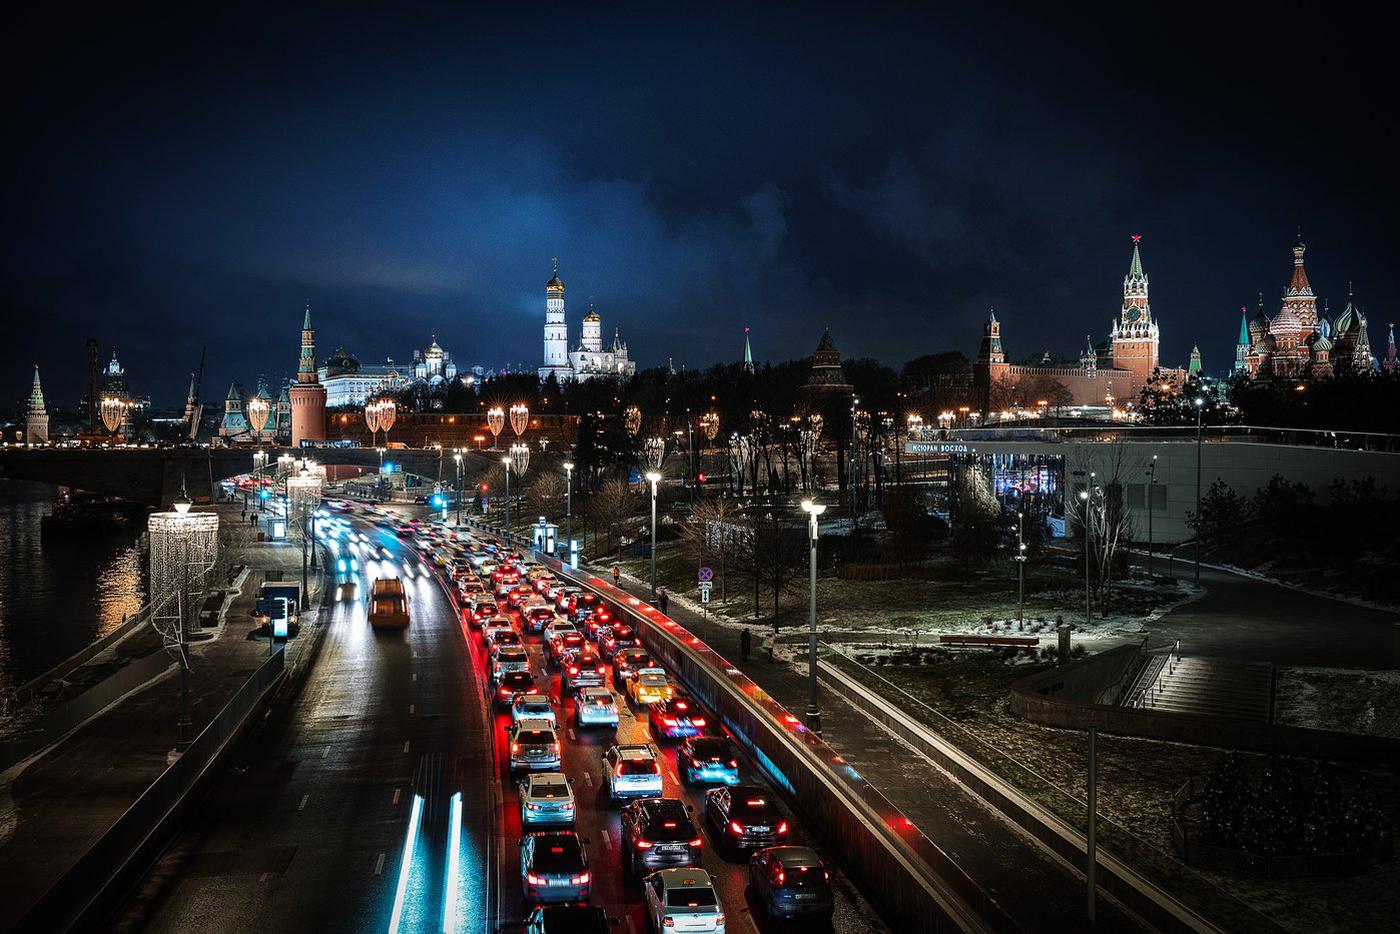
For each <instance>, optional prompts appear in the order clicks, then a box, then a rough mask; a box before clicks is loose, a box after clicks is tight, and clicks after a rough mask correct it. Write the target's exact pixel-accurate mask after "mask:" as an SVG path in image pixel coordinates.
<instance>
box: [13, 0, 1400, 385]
mask: <svg viewBox="0 0 1400 934" xmlns="http://www.w3.org/2000/svg"><path fill="white" fill-rule="evenodd" d="M49 6H54V5H49ZM191 6H192V5H190V4H169V5H166V4H151V5H148V6H147V7H146V9H145V11H144V12H140V13H131V12H127V13H119V12H110V11H109V12H106V13H104V14H100V15H101V16H102V17H103V18H101V19H83V18H82V17H83V15H85V14H80V13H79V12H78V11H79V9H80V8H78V7H68V6H64V7H62V8H61V10H60V11H58V12H57V13H55V12H50V13H42V14H34V13H27V14H24V15H29V16H40V17H53V18H40V19H32V18H31V19H23V18H21V19H17V20H11V21H10V24H9V25H10V28H9V29H8V30H7V38H6V39H4V40H3V42H4V46H3V49H4V65H3V67H4V68H5V69H6V71H7V72H8V74H6V81H5V91H4V93H5V97H6V106H5V112H4V121H5V130H6V132H5V135H4V138H5V141H6V145H5V147H4V149H3V154H0V159H3V163H4V178H5V180H6V184H5V186H4V194H3V198H4V215H5V219H6V222H7V224H6V229H7V231H8V238H7V239H8V242H7V243H6V244H5V249H4V251H3V259H0V264H3V266H2V267H0V268H3V276H4V299H3V300H4V304H5V315H6V320H7V322H8V323H9V326H10V327H9V338H10V341H11V346H12V347H13V346H14V345H15V342H17V345H18V352H17V353H14V352H12V353H8V354H6V355H5V357H6V359H7V360H8V361H9V363H8V364H7V365H6V367H5V372H6V373H7V375H6V376H5V377H4V382H3V385H4V386H6V387H8V388H6V389H5V390H4V391H3V393H0V395H3V396H4V397H5V398H6V399H19V398H22V397H23V396H24V395H26V394H27V390H28V385H29V378H30V376H29V371H28V365H29V364H30V363H31V362H37V363H39V364H40V366H41V368H42V370H43V375H44V379H45V386H46V389H47V391H48V394H49V396H50V398H51V400H52V401H54V402H57V403H58V404H60V405H63V406H66V407H71V406H72V405H73V404H74V403H76V401H77V398H78V396H79V395H80V394H81V392H82V391H83V389H84V376H83V360H84V342H85V340H86V339H87V338H88V337H96V338H97V339H98V340H99V341H101V343H102V346H103V353H104V359H105V356H106V355H107V354H108V353H110V348H111V346H112V345H113V344H115V345H116V347H117V350H118V352H119V354H120V356H121V358H122V361H123V363H124V364H125V365H126V366H127V369H128V373H129V375H130V378H131V380H132V383H133V388H134V389H135V390H137V391H139V392H144V393H149V394H151V395H152V396H153V397H154V402H155V404H156V405H157V406H161V405H176V404H179V403H180V402H181V401H182V400H183V396H184V389H185V385H186V383H187V381H188V379H189V373H190V371H191V370H192V369H194V367H195V366H196V365H197V363H198V360H199V352H200V347H201V345H204V344H208V346H209V353H210V361H209V365H208V375H207V380H206V385H205V392H204V397H205V399H206V401H210V400H217V399H219V398H221V397H222V395H223V393H224V391H225V390H226V388H227V386H228V383H229V381H230V380H233V379H239V380H242V381H246V382H252V381H253V380H255V379H256V378H257V376H258V375H259V374H266V375H268V376H269V377H278V376H282V375H289V374H290V373H292V372H293V371H294V370H295V366H296V356H297V342H298V333H297V332H298V327H299V325H300V320H301V314H302V308H303V305H304V303H305V302H306V301H307V300H310V302H311V304H312V309H313V314H314V315H315V317H316V323H317V327H318V330H319V335H318V338H319V346H318V351H319V352H320V355H321V356H322V357H323V358H324V357H325V356H326V355H327V354H329V353H330V352H331V351H333V350H334V349H335V348H336V346H337V345H339V344H342V343H343V344H344V345H345V346H346V347H347V348H348V349H350V350H351V351H352V352H354V353H356V354H357V355H358V356H359V357H360V358H361V359H362V360H366V361H369V360H378V359H383V357H384V356H386V355H392V356H393V357H394V358H395V359H396V360H399V361H403V360H407V359H408V357H409V355H410V352H411V350H412V349H413V348H414V347H422V346H424V345H426V343H427V342H428V339H429V332H430V330H431V329H432V328H434V327H435V328H436V329H437V334H438V339H439V342H440V343H441V344H442V345H443V346H444V347H445V348H446V349H447V350H448V351H450V352H451V353H452V354H453V355H454V357H455V359H456V360H457V362H458V364H459V365H463V366H465V365H470V364H473V363H482V364H484V365H486V366H488V367H493V366H500V365H503V364H513V365H515V364H518V365H524V366H527V367H530V368H533V367H535V366H537V365H538V363H539V358H540V353H541V349H540V346H541V345H540V341H541V325H542V323H543V313H544V283H545V281H546V280H547V279H548V278H549V275H550V259H551V257H553V256H558V257H559V262H560V275H561V277H562V278H563V279H564V281H565V283H566V284H567V286H568V295H567V298H568V302H569V324H570V337H571V341H576V340H577V338H578V327H579V319H580V317H581V316H582V315H583V313H584V311H585V310H586V307H587V303H588V300H589V298H590V297H592V298H593V300H594V301H595V302H596V304H597V308H598V310H599V312H600V313H601V314H602V315H603V326H604V334H605V337H606V338H609V339H610V337H611V334H612V329H613V328H614V327H620V328H621V330H622V335H623V337H624V338H625V339H626V340H628V342H629V343H630V345H631V350H632V353H633V356H634V358H635V359H637V360H638V362H639V365H640V366H642V367H646V366H653V365H659V364H664V363H665V361H666V358H667V356H668V355H670V356H673V357H674V359H675V363H676V365H677V366H681V365H687V366H705V365H708V364H710V363H713V362H716V361H724V360H732V359H734V358H736V357H737V356H738V354H739V352H740V348H741V345H742V339H743V337H742V328H743V326H744V325H745V324H749V325H752V327H753V341H754V350H755V353H756V355H758V356H759V357H760V358H771V359H774V360H782V359H789V358H794V357H799V356H805V355H807V354H809V353H810V352H811V349H812V347H813V346H814V345H815V344H816V341H817V339H818V337H819V336H820V334H821V330H822V327H823V326H824V325H830V326H831V329H832V333H833V335H834V337H835V338H836V341H837V343H838V345H839V346H840V348H841V350H842V352H843V353H844V354H846V355H847V356H874V357H877V358H879V359H880V360H881V361H883V362H885V363H887V364H889V365H892V366H895V367H899V366H900V365H902V364H903V363H904V361H906V360H908V359H909V358H911V357H914V356H917V355H920V354H924V353H930V352H934V351H939V350H948V349H958V350H963V351H965V352H967V353H968V354H969V355H971V354H972V353H974V352H975V350H976V346H977V341H978V336H979V330H978V329H979V324H980V322H981V320H982V319H983V317H984V316H985V314H986V310H987V307H988V306H989V305H995V306H996V309H997V314H998V317H1000V318H1001V319H1002V321H1003V334H1004V337H1005V343H1006V347H1007V351H1008V353H1009V354H1010V355H1011V356H1012V357H1013V358H1020V357H1022V356H1024V355H1026V354H1029V353H1031V352H1032V351H1035V350H1039V349H1049V350H1054V351H1060V352H1065V353H1075V352H1077V350H1078V349H1079V348H1080V347H1081V346H1082V344H1083V340H1084V337H1085V335H1086V334H1092V335H1093V336H1094V339H1095V340H1096V341H1097V340H1101V339H1102V338H1103V337H1104V336H1105V334H1106V331H1107V329H1108V327H1109V323H1110V319H1111V318H1112V317H1113V316H1114V315H1115V314H1116V313H1117V309H1118V306H1119V303H1120V296H1121V283H1122V277H1123V274H1124V272H1125V271H1126V268H1127V264H1128V259H1129V254H1130V249H1131V243H1130V240H1129V236H1130V235H1131V234H1133V233H1141V234H1142V235H1143V257H1144V262H1145V264H1146V267H1147V272H1148V275H1149V277H1150V280H1151V289H1152V306H1153V311H1154V313H1155V314H1156V316H1157V318H1158V320H1159V322H1160V325H1161V329H1162V358H1163V362H1164V363H1166V364H1170V365H1184V363H1185V360H1186V356H1187V353H1188V351H1189V350H1190V347H1191V344H1192V342H1193V341H1195V340H1199V341H1200V344H1201V349H1202V351H1203V352H1204V354H1205V363H1206V367H1207V369H1208V370H1212V371H1222V370H1223V369H1225V368H1226V367H1227V366H1228V365H1229V363H1230V360H1231V357H1232V354H1233V340H1234V336H1235V333H1236V331H1237V329H1238V321H1239V307H1240V305H1242V304H1248V305H1250V306H1251V311H1252V309H1253V305H1254V303H1255V301H1256V294H1257V293H1258V292H1259V291H1261V290H1262V291H1263V292H1264V293H1265V297H1266V300H1267V302H1268V307H1269V310H1270V312H1271V313H1272V312H1273V311H1276V310H1277V305H1278V296H1279V294H1280V292H1281V290H1282V289H1283V287H1284V285H1285V284H1286V282H1287V278H1288V274H1289V264H1290V260H1291V256H1290V253H1289V247H1290V245H1291V244H1292V242H1293V240H1294V238H1295V236H1296V231H1297V228H1298V227H1299V226H1300V225H1301V227H1302V232H1303V238H1304V240H1305V241H1306V242H1307V244H1308V246H1309V252H1308V268H1309V272H1310V275H1311V278H1312V282H1313V285H1314V288H1315V289H1316V290H1317V291H1318V293H1319V295H1320V296H1323V297H1326V298H1329V299H1330V300H1331V304H1332V311H1333V313H1334V314H1335V313H1336V312H1337V311H1339V310H1340V307H1341V305H1342V304H1344V303H1345V296H1346V288H1347V281H1348V280H1354V281H1355V285H1356V291H1357V299H1358V302H1359V303H1361V304H1362V305H1363V306H1365V307H1366V308H1367V310H1368V313H1369V315H1370V332H1371V340H1372V343H1373V344H1381V343H1383V341H1384V326H1385V323H1386V322H1388V321H1390V320H1391V319H1392V318H1393V317H1395V316H1396V311H1395V310H1394V304H1395V296H1396V295H1397V294H1400V281H1397V280H1398V279H1400V276H1397V271H1396V247H1397V243H1396V225H1395V221H1396V210H1395V209H1396V201H1397V198H1396V180H1395V168H1394V166H1395V156H1394V152H1393V145H1394V144H1393V142H1392V141H1391V139H1390V137H1392V136H1393V135H1394V133H1395V122H1396V119H1395V115H1396V106H1395V80H1394V77H1393V72H1392V67H1393V50H1392V49H1391V48H1389V47H1388V46H1387V45H1385V44H1384V43H1386V42H1388V40H1387V39H1386V36H1387V35H1388V31H1387V30H1386V29H1383V28H1381V25H1380V23H1379V21H1369V20H1367V19H1365V18H1364V17H1348V16H1346V15H1344V14H1343V13H1341V12H1340V11H1342V10H1343V9H1344V8H1343V7H1342V6H1340V5H1338V4H1327V5H1324V6H1316V5H1310V6H1307V7H1300V8H1296V9H1295V8H1293V7H1285V6H1278V7H1272V8H1270V9H1269V11H1268V13H1267V21H1264V20H1263V17H1264V15H1265V14H1263V13H1259V12H1251V13H1238V14H1236V13H1232V12H1230V11H1229V10H1227V9H1226V8H1225V7H1226V5H1224V4H1215V5H1212V6H1209V7H1204V8H1200V9H1198V10H1192V9H1191V8H1189V7H1186V6H1183V5H1179V4H1120V5H1115V6H1112V7H1105V8H1103V9H1100V10H1090V9H1088V8H1086V7H1076V8H1075V9H1074V11H1072V12H1066V10H1065V9H1061V8H1060V5H1055V4H1048V5H1038V6H1034V7H1027V8H1022V9H1018V8H1016V7H1014V6H1007V5H1002V4H990V3H982V4H972V5H969V6H971V7H973V9H971V10H962V11H958V12H956V13H949V14H940V13H936V12H930V11H928V10H926V9H918V8H911V7H907V6H876V5H868V4H866V5H861V6H860V7H859V8H855V7H850V8H847V7H837V6H826V5H809V6H775V5H769V6H766V7H764V8H762V9H761V10H758V11H755V10H752V9H749V5H736V6H711V5H696V6H690V7H681V6H663V7H660V8H657V7H652V6H639V7H626V6H621V5H613V4H610V5H584V4H572V5H568V6H560V7H550V6H544V5H518V6H512V7H509V8H491V7H464V6H458V5H452V6H447V5H444V6H414V5H412V4H407V3H400V4H392V5H390V4H386V5H384V6H383V7H382V8H379V9H369V8H352V7H351V6H349V5H345V6H341V7H338V8H335V9H328V10H322V11H316V10H314V9H313V8H312V7H311V6H309V5H296V4H276V5H262V4H258V3H249V4H240V5H234V4H228V5H219V6H217V7H210V8H209V9H207V10H203V11H194V10H192V9H191Z"/></svg>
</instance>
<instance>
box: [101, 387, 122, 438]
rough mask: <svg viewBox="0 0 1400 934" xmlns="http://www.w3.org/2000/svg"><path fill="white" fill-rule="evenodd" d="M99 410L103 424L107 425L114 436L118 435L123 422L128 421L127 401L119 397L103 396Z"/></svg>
mask: <svg viewBox="0 0 1400 934" xmlns="http://www.w3.org/2000/svg"><path fill="white" fill-rule="evenodd" d="M99 408H100V411H101V413H102V424H104V425H106V426H107V430H108V431H110V432H111V433H112V434H116V433H117V429H118V428H120V427H121V425H122V422H124V421H126V400H125V399H122V398H119V397H117V396H103V397H102V402H101V404H100V406H99Z"/></svg>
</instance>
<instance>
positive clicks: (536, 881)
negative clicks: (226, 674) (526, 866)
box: [525, 872, 544, 885]
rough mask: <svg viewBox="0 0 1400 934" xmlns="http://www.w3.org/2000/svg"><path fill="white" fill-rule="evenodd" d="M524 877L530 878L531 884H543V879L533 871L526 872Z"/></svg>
mask: <svg viewBox="0 0 1400 934" xmlns="http://www.w3.org/2000/svg"><path fill="white" fill-rule="evenodd" d="M525 878H526V879H529V880H530V884H531V885H544V879H543V878H541V877H540V876H537V875H535V874H534V873H533V872H532V873H528V874H526V876H525Z"/></svg>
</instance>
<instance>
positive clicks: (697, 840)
mask: <svg viewBox="0 0 1400 934" xmlns="http://www.w3.org/2000/svg"><path fill="white" fill-rule="evenodd" d="M704 842H705V841H703V840H701V839H700V838H699V837H696V838H695V839H694V840H691V841H690V845H691V846H700V844H702V843H704Z"/></svg>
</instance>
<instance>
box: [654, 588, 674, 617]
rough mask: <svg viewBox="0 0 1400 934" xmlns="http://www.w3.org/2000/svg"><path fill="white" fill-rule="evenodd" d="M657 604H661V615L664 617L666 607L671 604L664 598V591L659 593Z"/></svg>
mask: <svg viewBox="0 0 1400 934" xmlns="http://www.w3.org/2000/svg"><path fill="white" fill-rule="evenodd" d="M657 602H659V603H660V604H661V613H662V615H665V613H666V605H667V604H668V603H670V602H671V601H670V599H669V598H668V597H667V596H666V591H664V590H663V591H661V596H660V597H659V598H658V600H657Z"/></svg>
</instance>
